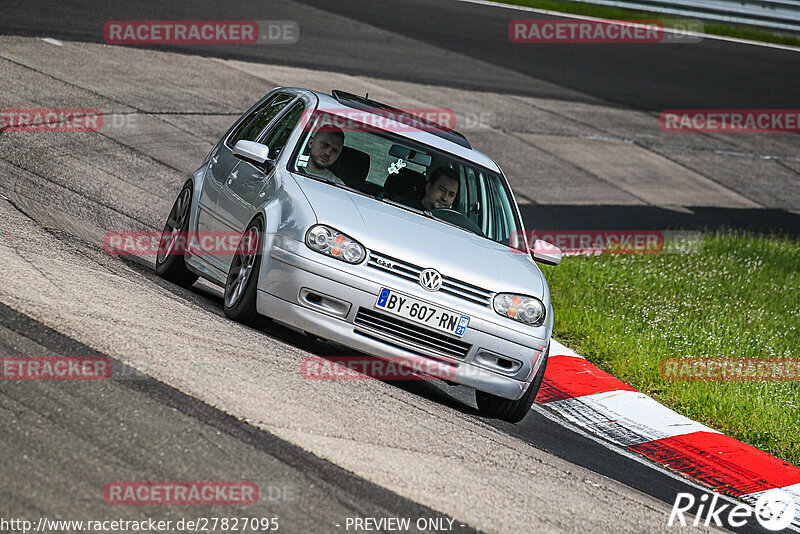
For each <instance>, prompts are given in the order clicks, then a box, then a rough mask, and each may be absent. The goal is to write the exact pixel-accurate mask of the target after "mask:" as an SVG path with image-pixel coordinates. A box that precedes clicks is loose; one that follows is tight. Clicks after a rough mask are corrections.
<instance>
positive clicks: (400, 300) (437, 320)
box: [375, 288, 469, 337]
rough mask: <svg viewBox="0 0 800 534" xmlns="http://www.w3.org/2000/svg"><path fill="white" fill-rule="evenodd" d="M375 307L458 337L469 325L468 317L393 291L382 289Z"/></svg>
mask: <svg viewBox="0 0 800 534" xmlns="http://www.w3.org/2000/svg"><path fill="white" fill-rule="evenodd" d="M375 307H376V308H378V309H380V310H383V311H385V312H388V313H391V314H392V315H397V316H398V317H402V318H403V319H408V320H409V321H413V322H415V323H418V324H421V325H425V326H427V327H428V328H431V329H433V330H438V331H440V332H447V333H448V334H452V335H454V336H458V337H461V336H463V335H464V332H465V331H466V330H467V325H468V324H469V317H467V316H466V315H461V314H460V313H458V312H454V311H452V310H448V309H445V308H442V307H440V306H436V305H435V304H431V303H429V302H423V301H421V300H417V299H415V298H414V297H409V296H408V295H404V294H402V293H398V292H397V291H395V290H393V289H386V288H382V289H381V292H380V293H379V294H378V300H377V302H375Z"/></svg>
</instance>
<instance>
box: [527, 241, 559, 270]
mask: <svg viewBox="0 0 800 534" xmlns="http://www.w3.org/2000/svg"><path fill="white" fill-rule="evenodd" d="M531 256H532V257H533V259H534V261H538V262H539V263H544V264H547V265H558V264H559V263H561V256H562V254H561V249H560V248H558V247H557V246H555V245H553V244H551V243H548V242H547V241H542V240H541V239H537V240H536V241H534V242H533V248H532V249H531Z"/></svg>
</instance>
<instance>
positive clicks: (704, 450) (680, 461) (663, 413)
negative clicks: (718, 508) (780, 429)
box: [536, 340, 800, 526]
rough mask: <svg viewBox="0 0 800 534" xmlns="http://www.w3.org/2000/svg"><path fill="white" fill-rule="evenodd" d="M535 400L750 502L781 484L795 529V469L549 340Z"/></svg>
mask: <svg viewBox="0 0 800 534" xmlns="http://www.w3.org/2000/svg"><path fill="white" fill-rule="evenodd" d="M536 402H537V403H538V404H541V405H545V406H546V407H547V408H548V409H549V410H551V411H553V412H555V413H557V414H558V415H560V416H561V417H564V418H565V419H566V420H568V421H570V422H571V423H572V424H574V425H575V426H577V427H579V428H582V429H583V430H585V431H586V432H588V433H589V434H593V435H595V436H599V437H600V438H603V439H605V440H607V441H610V442H612V443H614V444H616V445H618V446H620V447H622V448H623V449H627V450H630V451H632V452H635V453H637V454H639V455H641V456H644V457H645V458H648V459H650V460H652V461H654V462H656V463H658V464H660V465H662V466H664V467H666V468H667V469H669V470H671V471H674V472H677V473H680V474H681V475H683V476H684V477H686V478H688V479H690V480H693V481H695V482H697V483H699V484H701V485H702V486H705V487H707V488H710V489H711V490H712V491H714V492H718V493H722V494H725V495H729V496H731V497H734V498H737V499H740V500H742V501H744V502H746V503H748V504H750V505H753V504H755V502H756V501H757V500H758V497H759V496H760V495H761V494H763V493H764V492H765V491H767V490H770V489H774V488H780V489H782V490H783V491H785V492H786V493H788V494H789V495H791V496H792V497H793V500H794V502H795V518H794V522H793V525H794V526H800V467H796V466H794V465H792V464H790V463H788V462H786V461H784V460H781V459H779V458H775V457H774V456H771V455H769V454H767V453H766V452H764V451H762V450H759V449H757V448H755V447H751V446H750V445H747V444H745V443H742V442H740V441H737V440H735V439H733V438H731V437H730V436H726V435H725V434H722V433H720V432H717V431H716V430H713V429H711V428H709V427H707V426H705V425H702V424H700V423H697V422H695V421H692V420H691V419H689V418H687V417H684V416H682V415H680V414H678V413H676V412H674V411H672V410H670V409H669V408H667V407H665V406H663V405H661V404H659V403H658V402H656V401H655V400H653V399H652V398H651V397H649V396H647V395H645V394H644V393H640V392H638V391H636V390H635V389H633V388H632V387H630V386H629V385H627V384H625V383H624V382H622V381H620V380H618V379H616V378H614V377H613V376H611V375H610V374H608V373H606V372H604V371H601V370H600V369H598V368H597V367H595V366H594V365H592V364H591V363H589V362H588V361H587V360H586V359H585V358H583V357H582V356H580V355H578V354H576V353H575V352H574V351H572V350H570V349H568V348H567V347H565V346H564V345H562V344H560V343H559V342H557V341H555V340H552V341H551V346H550V358H549V360H548V362H547V371H546V372H545V376H544V380H543V382H542V386H541V389H540V390H539V394H538V395H537V397H536Z"/></svg>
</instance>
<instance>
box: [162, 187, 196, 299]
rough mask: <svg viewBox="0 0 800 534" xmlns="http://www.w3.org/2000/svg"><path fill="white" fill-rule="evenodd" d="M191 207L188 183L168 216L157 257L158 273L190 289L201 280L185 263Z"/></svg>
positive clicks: (190, 193)
mask: <svg viewBox="0 0 800 534" xmlns="http://www.w3.org/2000/svg"><path fill="white" fill-rule="evenodd" d="M191 206H192V182H186V183H185V184H184V186H183V189H181V192H180V193H179V194H178V198H176V199H175V203H174V204H173V205H172V209H171V210H170V212H169V216H167V222H166V223H165V224H164V231H163V232H161V238H160V239H159V241H158V254H157V255H156V273H158V275H159V276H160V277H161V278H164V279H165V280H169V281H170V282H172V283H174V284H177V285H179V286H181V287H189V286H191V285H192V284H194V283H195V282H197V279H198V278H199V277H198V276H197V275H196V274H194V273H193V272H192V271H190V270H189V269H188V268H187V267H186V261H184V254H186V242H187V239H188V231H189V211H190V210H191Z"/></svg>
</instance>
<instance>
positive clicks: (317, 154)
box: [306, 125, 344, 185]
mask: <svg viewBox="0 0 800 534" xmlns="http://www.w3.org/2000/svg"><path fill="white" fill-rule="evenodd" d="M343 146H344V132H343V131H342V130H341V128H337V127H336V126H331V125H326V126H323V127H321V128H320V129H319V130H317V131H316V133H315V134H314V137H312V138H311V139H309V141H308V148H309V160H308V165H307V166H306V172H307V173H308V174H311V175H313V176H318V177H320V178H324V179H326V180H332V181H334V182H336V183H338V184H342V185H344V182H343V181H342V180H340V179H339V177H338V176H336V175H335V174H333V173H332V172H331V169H330V167H331V165H333V164H334V163H336V160H337V159H339V154H341V153H342V147H343Z"/></svg>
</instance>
